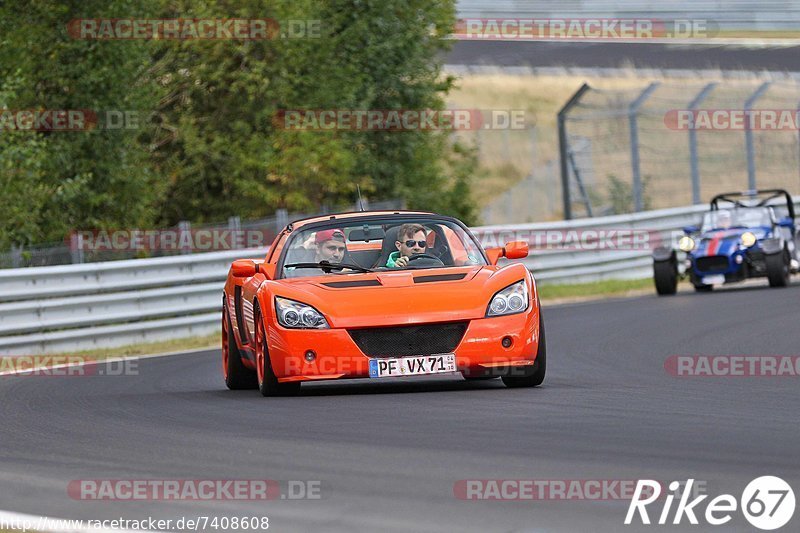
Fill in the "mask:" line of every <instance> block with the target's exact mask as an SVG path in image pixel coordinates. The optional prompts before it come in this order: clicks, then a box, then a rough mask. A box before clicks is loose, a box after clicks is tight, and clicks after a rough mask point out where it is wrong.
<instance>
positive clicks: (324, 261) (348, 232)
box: [281, 217, 487, 278]
mask: <svg viewBox="0 0 800 533" xmlns="http://www.w3.org/2000/svg"><path fill="white" fill-rule="evenodd" d="M281 264H282V269H281V277H284V278H298V277H308V276H320V275H348V274H359V273H363V272H369V271H389V270H400V269H407V270H425V269H433V268H444V267H454V266H469V265H481V266H484V265H486V264H487V263H486V260H485V258H484V255H483V252H482V251H481V249H480V247H479V245H478V243H477V242H475V240H474V239H473V238H472V237H471V236H470V235H469V233H467V232H466V231H464V229H463V228H462V227H461V226H460V225H459V224H457V223H454V222H451V221H449V220H442V219H431V218H430V217H429V218H413V217H409V218H403V219H398V218H397V217H394V218H392V219H372V220H369V221H368V222H366V223H365V221H364V219H363V218H362V219H358V218H353V219H349V220H348V219H344V220H338V221H331V222H330V223H326V224H325V225H322V226H321V225H316V224H315V225H314V227H313V228H309V229H303V230H300V231H297V232H296V233H293V234H292V236H291V237H290V238H289V241H288V242H287V244H286V248H285V252H284V259H283V262H282V263H281ZM327 265H331V266H327Z"/></svg>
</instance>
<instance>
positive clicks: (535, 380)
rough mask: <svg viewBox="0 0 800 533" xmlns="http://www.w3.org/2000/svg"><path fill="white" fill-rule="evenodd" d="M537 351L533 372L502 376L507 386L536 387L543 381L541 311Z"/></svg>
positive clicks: (544, 349)
mask: <svg viewBox="0 0 800 533" xmlns="http://www.w3.org/2000/svg"><path fill="white" fill-rule="evenodd" d="M539 331H540V335H539V353H538V354H537V355H536V362H535V363H534V364H533V373H532V374H531V375H529V376H524V377H511V376H503V383H504V384H505V386H506V387H509V388H518V387H538V386H539V385H541V384H542V382H543V381H544V376H545V374H546V373H547V342H546V341H545V337H544V319H543V318H542V312H541V310H540V311H539Z"/></svg>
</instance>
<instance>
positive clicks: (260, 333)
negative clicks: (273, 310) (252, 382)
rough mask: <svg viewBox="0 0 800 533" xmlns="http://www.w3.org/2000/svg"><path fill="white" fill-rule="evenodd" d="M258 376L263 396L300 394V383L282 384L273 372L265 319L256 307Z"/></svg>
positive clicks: (259, 387) (259, 388)
mask: <svg viewBox="0 0 800 533" xmlns="http://www.w3.org/2000/svg"><path fill="white" fill-rule="evenodd" d="M255 311H256V338H255V345H256V376H257V381H258V390H259V392H261V395H262V396H292V395H295V394H297V393H298V392H300V382H293V383H280V382H279V381H278V378H277V377H275V373H274V372H273V371H272V362H271V361H270V359H269V347H268V345H267V335H266V331H265V329H264V319H263V318H262V317H261V311H260V310H259V309H258V307H256V309H255Z"/></svg>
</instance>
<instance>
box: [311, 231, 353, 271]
mask: <svg viewBox="0 0 800 533" xmlns="http://www.w3.org/2000/svg"><path fill="white" fill-rule="evenodd" d="M314 243H315V244H316V248H317V250H316V256H315V258H314V262H315V263H319V262H320V261H328V262H330V263H341V262H342V259H344V254H345V253H346V252H347V247H346V246H345V239H344V232H343V231H342V230H340V229H338V228H334V229H326V230H322V231H318V232H317V234H316V236H315V237H314Z"/></svg>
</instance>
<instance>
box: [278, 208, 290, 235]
mask: <svg viewBox="0 0 800 533" xmlns="http://www.w3.org/2000/svg"><path fill="white" fill-rule="evenodd" d="M288 224H289V212H288V211H287V210H286V209H278V210H277V211H275V233H276V234H277V233H280V232H281V231H283V228H285V227H286V226H287V225H288Z"/></svg>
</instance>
